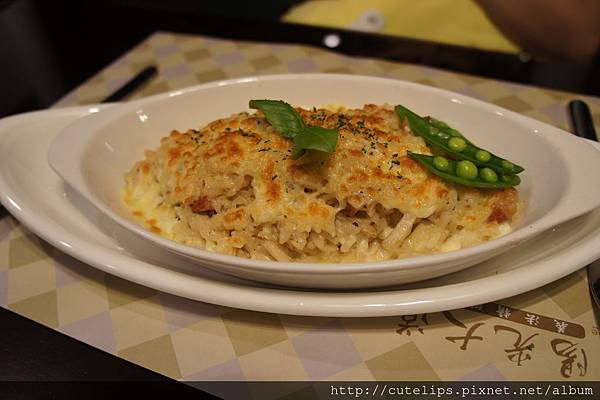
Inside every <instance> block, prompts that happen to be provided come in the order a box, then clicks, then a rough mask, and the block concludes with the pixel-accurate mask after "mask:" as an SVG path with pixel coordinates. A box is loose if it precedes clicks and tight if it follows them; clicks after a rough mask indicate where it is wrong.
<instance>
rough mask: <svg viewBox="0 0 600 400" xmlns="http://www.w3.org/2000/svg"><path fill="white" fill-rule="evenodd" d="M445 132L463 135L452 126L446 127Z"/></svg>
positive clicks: (457, 135) (452, 134)
mask: <svg viewBox="0 0 600 400" xmlns="http://www.w3.org/2000/svg"><path fill="white" fill-rule="evenodd" d="M446 132H447V133H448V134H449V135H450V136H453V137H463V135H462V133H460V132H459V131H457V130H456V129H454V128H448V129H446Z"/></svg>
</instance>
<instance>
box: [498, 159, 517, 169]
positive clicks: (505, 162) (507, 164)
mask: <svg viewBox="0 0 600 400" xmlns="http://www.w3.org/2000/svg"><path fill="white" fill-rule="evenodd" d="M500 165H502V168H506V169H513V167H514V165H513V163H511V162H510V161H508V160H502V161H501V162H500Z"/></svg>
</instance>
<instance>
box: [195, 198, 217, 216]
mask: <svg viewBox="0 0 600 400" xmlns="http://www.w3.org/2000/svg"><path fill="white" fill-rule="evenodd" d="M189 205H190V208H191V209H192V212H194V213H196V214H200V213H203V212H208V213H209V214H210V215H212V214H213V213H214V211H215V209H214V208H213V206H212V203H211V201H210V199H209V198H208V197H207V196H199V197H198V198H197V199H195V200H192V201H191V202H190V203H189Z"/></svg>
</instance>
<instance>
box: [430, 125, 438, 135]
mask: <svg viewBox="0 0 600 400" xmlns="http://www.w3.org/2000/svg"><path fill="white" fill-rule="evenodd" d="M439 133H440V130H439V129H438V128H436V127H435V126H430V127H429V134H430V135H431V136H437V135H438V134H439Z"/></svg>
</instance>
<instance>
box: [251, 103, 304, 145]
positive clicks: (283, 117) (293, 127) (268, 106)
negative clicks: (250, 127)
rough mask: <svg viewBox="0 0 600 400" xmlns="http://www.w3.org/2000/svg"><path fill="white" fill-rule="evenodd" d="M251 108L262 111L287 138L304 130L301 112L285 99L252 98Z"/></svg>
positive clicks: (272, 124)
mask: <svg viewBox="0 0 600 400" xmlns="http://www.w3.org/2000/svg"><path fill="white" fill-rule="evenodd" d="M250 108H254V109H258V110H260V111H262V112H263V113H264V114H265V118H266V119H267V121H269V123H270V124H271V126H273V129H275V130H276V131H277V132H278V133H279V134H280V135H281V136H283V137H285V138H288V139H292V138H294V137H295V136H296V135H298V134H299V133H300V132H302V131H303V130H304V122H303V121H302V118H301V117H300V114H298V112H297V111H296V110H294V108H293V107H292V106H290V105H289V104H288V103H286V102H285V101H281V100H250Z"/></svg>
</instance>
